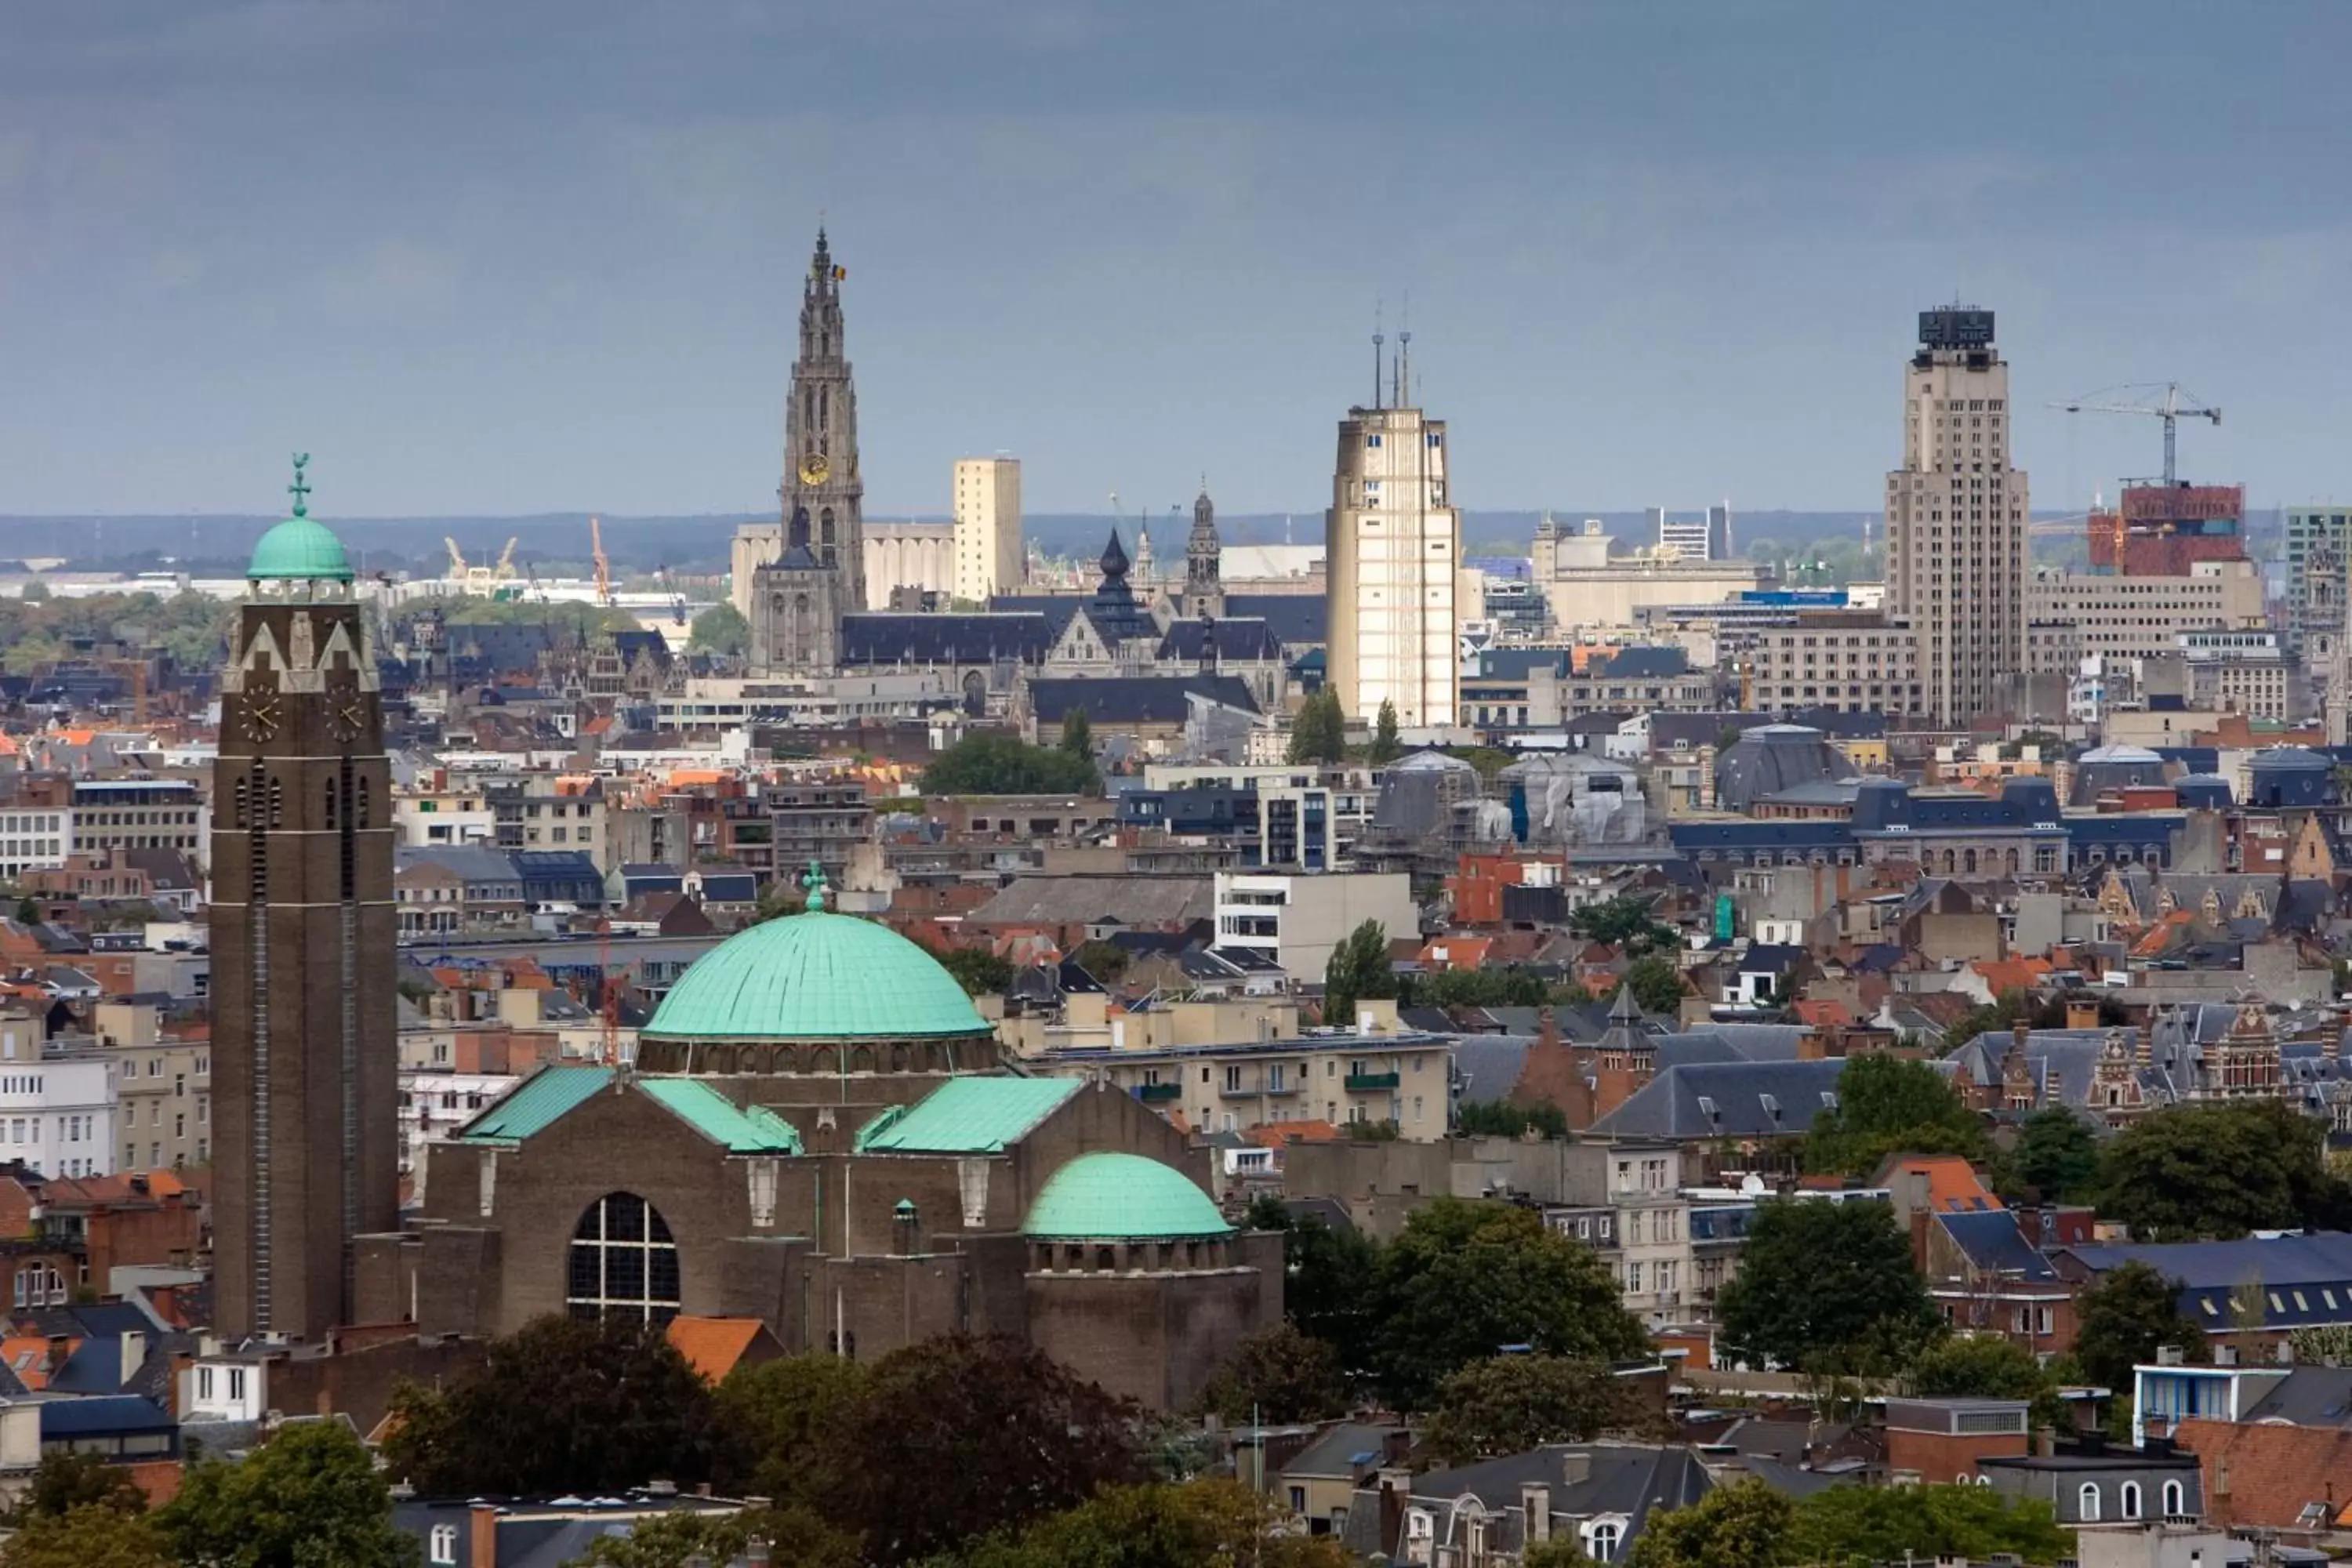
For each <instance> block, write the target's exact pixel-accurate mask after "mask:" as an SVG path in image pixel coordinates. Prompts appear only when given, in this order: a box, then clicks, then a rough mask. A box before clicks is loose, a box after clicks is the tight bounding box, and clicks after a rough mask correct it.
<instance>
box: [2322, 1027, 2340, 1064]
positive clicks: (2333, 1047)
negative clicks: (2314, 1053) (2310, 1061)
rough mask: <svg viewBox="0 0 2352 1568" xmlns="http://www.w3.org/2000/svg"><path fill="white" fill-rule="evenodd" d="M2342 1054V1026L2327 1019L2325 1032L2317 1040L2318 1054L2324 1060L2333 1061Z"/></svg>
mask: <svg viewBox="0 0 2352 1568" xmlns="http://www.w3.org/2000/svg"><path fill="white" fill-rule="evenodd" d="M2343 1054H2344V1026H2343V1025H2342V1024H2339V1023H2337V1022H2336V1021H2335V1020H2334V1019H2333V1018H2331V1019H2329V1020H2328V1023H2327V1033H2326V1036H2325V1037H2322V1038H2321V1040H2320V1042H2319V1055H2320V1058H2321V1059H2322V1060H2324V1061H2331V1062H2332V1061H2334V1060H2336V1058H2339V1057H2341V1056H2342V1055H2343Z"/></svg>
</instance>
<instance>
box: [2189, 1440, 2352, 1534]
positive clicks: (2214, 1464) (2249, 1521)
mask: <svg viewBox="0 0 2352 1568" xmlns="http://www.w3.org/2000/svg"><path fill="white" fill-rule="evenodd" d="M2175 1436H2176V1437H2177V1438H2178V1440H2179V1445H2180V1447H2183V1448H2186V1449H2188V1450H2189V1452H2190V1453H2193V1454H2195V1455H2196V1456H2197V1459H2198V1462H2199V1463H2200V1465H2202V1466H2203V1467H2204V1470H2205V1517H2206V1522H2207V1523H2209V1524H2211V1525H2213V1526H2215V1527H2216V1528H2219V1529H2230V1528H2233V1527H2234V1528H2240V1529H2242V1528H2245V1527H2248V1526H2254V1525H2267V1526H2270V1527H2271V1528H2273V1529H2276V1530H2302V1531H2318V1530H2320V1529H2324V1528H2326V1525H2327V1524H2330V1523H2333V1522H2334V1519H2333V1518H2330V1519H2324V1520H2310V1519H2305V1517H2304V1510H2305V1509H2307V1508H2310V1507H2311V1506H2312V1505H2313V1504H2315V1503H2317V1504H2319V1505H2321V1506H2322V1507H2323V1508H2326V1509H2328V1510H2330V1512H2331V1514H2333V1515H2334V1517H2335V1518H2340V1517H2342V1512H2343V1510H2344V1509H2345V1508H2346V1507H2347V1505H2352V1493H2347V1495H2346V1496H2344V1497H2338V1496H2337V1495H2336V1494H2337V1493H2338V1492H2344V1491H2346V1488H2345V1485H2344V1483H2345V1480H2346V1479H2347V1477H2352V1431H2347V1430H2346V1429H2344V1428H2342V1427H2337V1426H2238V1425H2236V1424H2234V1423H2231V1422H2228V1421H2183V1422H2182V1423H2181V1424H2180V1426H2179V1431H2178V1432H2177V1433H2176V1434H2175Z"/></svg>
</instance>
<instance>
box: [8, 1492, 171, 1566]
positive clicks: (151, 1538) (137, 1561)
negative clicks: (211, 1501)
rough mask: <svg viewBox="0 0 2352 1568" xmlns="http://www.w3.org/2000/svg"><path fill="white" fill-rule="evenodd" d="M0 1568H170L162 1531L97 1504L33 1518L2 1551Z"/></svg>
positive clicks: (147, 1521) (138, 1516)
mask: <svg viewBox="0 0 2352 1568" xmlns="http://www.w3.org/2000/svg"><path fill="white" fill-rule="evenodd" d="M0 1568H173V1564H172V1557H171V1554H170V1553H169V1552H167V1551H165V1549H164V1542H163V1531H161V1530H160V1529H158V1528H157V1527H156V1523H155V1521H153V1520H152V1519H150V1518H148V1517H147V1516H145V1515H143V1514H138V1513H126V1512H124V1511H122V1510H121V1509H115V1508H109V1507H106V1506H105V1505H104V1504H101V1503H89V1502H86V1503H81V1504H79V1505H78V1506H76V1507H74V1508H72V1509H70V1510H68V1511H66V1512H64V1513H45V1514H38V1515H36V1516H35V1517H34V1518H32V1519H31V1520H29V1521H26V1523H25V1524H24V1525H22V1526H21V1527H19V1528H18V1530H17V1531H16V1534H15V1535H13V1536H11V1537H9V1539H8V1544H7V1545H6V1546H5V1547H0Z"/></svg>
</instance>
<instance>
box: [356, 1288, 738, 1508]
mask: <svg viewBox="0 0 2352 1568" xmlns="http://www.w3.org/2000/svg"><path fill="white" fill-rule="evenodd" d="M393 1409H394V1412H395V1413H396V1414H397V1415H399V1416H400V1422H399V1425H398V1426H397V1428H396V1429H395V1430H394V1433H393V1435H392V1436H391V1438H390V1439H389V1440H388V1441H387V1442H386V1443H385V1444H384V1448H383V1452H384V1460H385V1463H386V1465H387V1466H388V1468H390V1470H391V1472H392V1474H393V1475H394V1477H396V1478H400V1479H405V1480H407V1481H408V1482H409V1483H410V1484H411V1485H413V1486H415V1488H416V1489H417V1490H418V1491H420V1492H423V1493H425V1494H426V1495H428V1496H445V1497H446V1496H457V1497H471V1496H473V1495H475V1494H477V1493H481V1492H517V1493H538V1494H543V1495H550V1496H552V1495H555V1494H558V1493H562V1492H579V1493H582V1494H587V1495H593V1494H594V1493H597V1492H609V1491H618V1490H621V1489H624V1488H627V1487H634V1486H642V1485H644V1484H645V1483H646V1482H647V1481H649V1480H654V1479H666V1480H672V1481H677V1482H678V1483H680V1484H681V1485H691V1484H694V1483H697V1482H700V1481H705V1480H709V1479H710V1477H711V1472H712V1470H713V1468H715V1466H716V1463H717V1461H718V1459H719V1426H718V1422H717V1418H716V1405H715V1402H714V1400H713V1396H712V1394H711V1390H710V1386H709V1384H706V1383H704V1382H703V1380H702V1378H701V1376H700V1375H699V1374H698V1373H696V1372H695V1370H694V1369H693V1368H692V1367H691V1366H689V1365H688V1364H687V1362H686V1358H685V1357H683V1356H681V1355H679V1354H678V1352H677V1350H676V1349H675V1348H674V1347H673V1346H672V1345H671V1344H670V1342H669V1341H668V1339H667V1337H665V1335H664V1333H663V1331H662V1328H661V1325H660V1324H658V1323H654V1324H646V1323H631V1322H625V1321H622V1320H620V1319H617V1318H607V1319H604V1320H603V1321H600V1322H583V1321H580V1320H578V1319H574V1318H560V1317H546V1318H541V1319H538V1320H537V1321H533V1322H530V1323H526V1324H524V1325H523V1327H522V1328H520V1329H519V1330H517V1331H515V1332H514V1333H512V1334H510V1335H509V1336H507V1337H506V1338H504V1339H500V1340H493V1341H491V1342H490V1344H489V1348H488V1356H487V1358H486V1359H485V1361H484V1363H483V1364H482V1365H481V1366H480V1367H478V1368H477V1369H475V1370H474V1371H472V1372H470V1373H466V1374H465V1375H463V1376H461V1377H459V1378H458V1379H457V1380H456V1381H455V1382H454V1383H452V1384H449V1385H448V1386H447V1387H446V1388H441V1389H427V1388H422V1387H419V1386H417V1385H415V1384H408V1385H406V1386H404V1387H403V1388H402V1389H401V1390H400V1391H399V1392H398V1393H397V1394H394V1396H393Z"/></svg>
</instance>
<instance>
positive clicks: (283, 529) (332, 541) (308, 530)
mask: <svg viewBox="0 0 2352 1568" xmlns="http://www.w3.org/2000/svg"><path fill="white" fill-rule="evenodd" d="M245 575H246V578H247V581H255V580H258V579H260V578H265V577H268V578H289V577H292V578H304V577H310V578H324V579H327V580H330V581H332V582H337V583H348V582H350V581H351V580H352V563H350V562H349V561H348V560H346V559H345V558H344V556H343V542H342V541H341V540H340V539H337V538H336V537H335V536H334V534H333V532H332V531H330V530H328V529H327V528H325V527H324V526H322V525H320V524H319V523H317V522H314V521H311V520H310V519H309V518H307V517H289V518H288V519H287V520H286V521H284V522H281V523H279V524H278V526H277V527H275V528H273V529H271V530H270V531H268V533H265V534H263V535H262V536H261V542H260V543H258V544H257V545H255V546H254V547H253V564H252V565H250V566H247V568H246V569H245Z"/></svg>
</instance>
